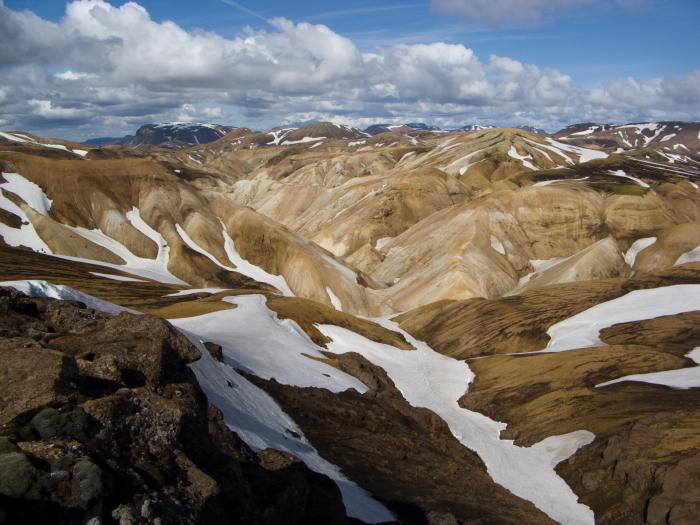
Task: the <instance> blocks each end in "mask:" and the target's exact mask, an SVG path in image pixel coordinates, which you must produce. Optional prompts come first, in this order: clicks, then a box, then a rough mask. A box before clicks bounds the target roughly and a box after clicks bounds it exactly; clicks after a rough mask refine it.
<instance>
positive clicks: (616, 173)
mask: <svg viewBox="0 0 700 525" xmlns="http://www.w3.org/2000/svg"><path fill="white" fill-rule="evenodd" d="M608 173H610V175H614V176H615V177H622V178H624V179H630V180H633V181H634V182H636V183H637V184H639V185H640V186H641V187H642V188H650V187H651V186H649V185H648V184H647V183H646V182H644V181H643V180H642V179H638V178H637V177H633V176H632V175H627V173H625V172H624V170H608Z"/></svg>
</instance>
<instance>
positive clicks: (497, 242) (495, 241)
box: [491, 235, 506, 255]
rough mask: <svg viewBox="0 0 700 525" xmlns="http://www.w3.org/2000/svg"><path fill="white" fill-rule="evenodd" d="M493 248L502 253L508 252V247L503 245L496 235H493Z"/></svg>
mask: <svg viewBox="0 0 700 525" xmlns="http://www.w3.org/2000/svg"><path fill="white" fill-rule="evenodd" d="M491 248H493V249H494V250H496V251H497V252H498V253H500V254H501V255H505V254H506V249H505V248H504V247H503V243H502V242H501V241H500V240H499V239H498V237H496V236H494V235H491Z"/></svg>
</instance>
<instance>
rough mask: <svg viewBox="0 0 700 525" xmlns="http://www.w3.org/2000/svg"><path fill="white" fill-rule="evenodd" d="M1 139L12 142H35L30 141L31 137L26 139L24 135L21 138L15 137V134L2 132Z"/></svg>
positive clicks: (0, 133)
mask: <svg viewBox="0 0 700 525" xmlns="http://www.w3.org/2000/svg"><path fill="white" fill-rule="evenodd" d="M0 137H2V138H4V139H7V140H10V141H12V142H34V141H33V140H32V139H30V138H29V137H25V136H24V135H21V136H20V135H15V134H14V133H5V132H4V131H0ZM22 137H24V138H22Z"/></svg>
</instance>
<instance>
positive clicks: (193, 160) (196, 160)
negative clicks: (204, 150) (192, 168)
mask: <svg viewBox="0 0 700 525" xmlns="http://www.w3.org/2000/svg"><path fill="white" fill-rule="evenodd" d="M187 158H189V159H190V160H191V161H192V162H196V163H197V164H201V163H202V161H201V160H199V159H195V158H194V157H193V156H192V155H190V154H188V155H187Z"/></svg>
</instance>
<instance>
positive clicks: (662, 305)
mask: <svg viewBox="0 0 700 525" xmlns="http://www.w3.org/2000/svg"><path fill="white" fill-rule="evenodd" d="M694 310H700V284H677V285H673V286H664V287H661V288H650V289H647V290H635V291H633V292H630V293H628V294H627V295H623V296H622V297H618V298H617V299H612V300H611V301H606V302H604V303H600V304H597V305H596V306H593V307H591V308H589V309H588V310H584V311H583V312H581V313H578V314H576V315H574V316H572V317H569V318H568V319H565V320H563V321H560V322H558V323H556V324H554V325H552V326H550V327H549V330H547V335H549V337H550V341H549V344H548V345H547V348H545V349H544V350H541V351H542V352H563V351H566V350H575V349H578V348H590V347H598V346H605V343H603V341H601V339H600V331H601V330H602V329H604V328H607V327H609V326H612V325H614V324H619V323H626V322H630V321H642V320H645V319H654V318H655V317H660V316H663V315H675V314H679V313H683V312H692V311H694Z"/></svg>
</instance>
